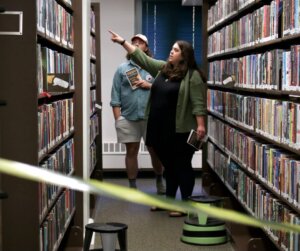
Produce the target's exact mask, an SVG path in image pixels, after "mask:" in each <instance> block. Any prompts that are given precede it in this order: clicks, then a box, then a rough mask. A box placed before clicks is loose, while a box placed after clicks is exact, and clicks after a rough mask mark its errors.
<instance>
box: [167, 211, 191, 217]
mask: <svg viewBox="0 0 300 251" xmlns="http://www.w3.org/2000/svg"><path fill="white" fill-rule="evenodd" d="M186 215H187V214H186V213H183V212H178V211H170V212H169V216H170V217H183V216H186Z"/></svg>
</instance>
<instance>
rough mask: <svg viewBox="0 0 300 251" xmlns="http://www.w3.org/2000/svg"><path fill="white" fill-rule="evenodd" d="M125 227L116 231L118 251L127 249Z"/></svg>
mask: <svg viewBox="0 0 300 251" xmlns="http://www.w3.org/2000/svg"><path fill="white" fill-rule="evenodd" d="M126 230H127V229H123V230H122V231H120V232H119V233H118V240H119V246H120V251H127V231H126Z"/></svg>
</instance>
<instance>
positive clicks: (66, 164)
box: [39, 138, 74, 220]
mask: <svg viewBox="0 0 300 251" xmlns="http://www.w3.org/2000/svg"><path fill="white" fill-rule="evenodd" d="M40 167H41V168H43V169H47V170H51V171H54V172H58V173H61V174H65V175H70V174H71V173H72V172H73V171H74V139H73V138H72V139H70V140H69V141H67V142H66V143H65V144H64V145H62V146H61V147H59V148H58V149H57V151H56V152H55V153H53V154H51V155H50V156H49V158H48V159H47V160H46V161H44V162H43V163H41V164H40ZM58 191H59V187H58V186H56V185H52V184H46V183H39V209H40V220H42V219H43V218H44V215H45V212H47V211H48V208H49V206H50V205H51V204H52V202H53V200H55V198H56V197H57V192H58Z"/></svg>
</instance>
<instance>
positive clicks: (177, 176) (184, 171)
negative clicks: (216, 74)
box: [110, 31, 206, 217]
mask: <svg viewBox="0 0 300 251" xmlns="http://www.w3.org/2000/svg"><path fill="white" fill-rule="evenodd" d="M110 33H111V35H112V36H111V40H112V41H113V42H116V43H119V44H120V45H122V46H123V47H124V48H125V49H126V50H127V52H128V53H129V54H130V57H131V59H132V60H133V61H134V62H135V63H137V64H138V65H139V66H140V67H142V68H143V69H145V70H146V71H148V72H149V73H150V74H151V75H152V76H156V78H155V81H154V83H153V85H152V88H151V94H150V98H149V102H148V106H147V111H146V114H148V124H147V136H146V145H148V146H152V147H153V149H154V151H155V152H156V153H157V155H158V157H159V159H160V160H161V162H162V164H163V166H164V167H165V177H166V196H168V197H171V198H175V196H176V192H177V190H178V188H179V189H180V192H181V197H182V199H183V200H186V199H188V197H189V196H191V195H192V192H193V188H194V184H195V174H194V171H193V168H192V165H191V161H192V157H193V154H194V151H195V150H194V148H192V146H190V145H188V144H187V143H186V141H187V138H188V135H189V132H190V131H191V130H192V129H194V130H196V131H197V133H198V134H199V136H200V138H203V137H204V136H205V132H206V131H205V115H206V102H205V96H206V95H205V93H206V86H205V83H204V80H205V79H204V76H203V74H201V72H200V70H199V69H198V68H197V65H196V61H195V56H194V50H193V47H192V46H191V45H190V44H189V43H188V42H186V41H177V42H176V43H175V44H174V45H173V47H172V49H171V52H170V55H169V58H168V60H167V61H166V62H165V61H161V60H155V59H153V58H150V57H148V56H146V55H145V54H144V53H143V52H142V51H141V50H139V49H137V48H136V47H134V46H132V45H131V44H130V43H128V42H127V41H126V40H125V39H123V38H122V37H121V36H120V35H118V34H117V33H115V32H112V31H110ZM169 215H170V216H171V217H178V216H182V215H183V214H182V213H180V212H170V213H169Z"/></svg>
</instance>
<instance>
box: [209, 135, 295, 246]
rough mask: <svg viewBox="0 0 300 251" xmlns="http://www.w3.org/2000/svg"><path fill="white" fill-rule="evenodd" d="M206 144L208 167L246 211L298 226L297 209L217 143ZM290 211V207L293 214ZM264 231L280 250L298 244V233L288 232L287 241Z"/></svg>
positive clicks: (281, 234)
mask: <svg viewBox="0 0 300 251" xmlns="http://www.w3.org/2000/svg"><path fill="white" fill-rule="evenodd" d="M216 135H218V134H216ZM209 142H210V143H208V164H209V165H210V167H212V169H213V170H214V172H215V173H216V174H217V175H218V177H219V178H220V179H221V181H222V183H224V185H225V186H226V187H227V188H228V190H229V191H230V192H231V194H232V195H233V196H234V198H235V199H237V200H238V201H240V205H242V206H243V208H244V209H245V210H246V211H247V212H249V213H250V214H251V215H252V216H254V217H258V218H260V219H264V220H275V221H286V222H290V223H294V224H299V222H300V218H299V216H297V214H295V212H299V208H298V207H296V206H295V205H294V204H292V203H291V202H290V201H289V200H288V199H285V198H283V197H282V195H281V194H279V193H277V194H274V193H273V192H272V191H273V188H271V187H270V185H269V184H268V183H267V182H266V181H265V180H264V181H261V182H257V180H258V177H260V176H258V175H257V174H256V173H254V172H253V171H249V169H248V168H247V167H246V166H245V164H244V163H243V162H242V161H241V160H240V159H239V158H238V157H236V155H235V154H233V153H232V152H231V151H229V150H228V149H227V148H226V147H220V143H219V142H218V140H216V139H215V138H212V137H210V138H209ZM252 157H253V156H252ZM266 195H267V197H266ZM272 201H273V204H272ZM274 202H276V203H277V205H276V208H272V209H270V208H268V205H269V204H267V203H270V205H272V207H274ZM290 208H293V209H294V212H293V211H291V210H290ZM276 210H277V211H276ZM278 210H279V211H278ZM280 210H281V211H280ZM270 212H280V214H279V213H278V214H276V215H273V214H271V213H270ZM283 216H284V217H283ZM287 219H288V220H287ZM264 230H265V232H266V233H267V234H268V235H269V236H270V237H271V240H272V241H273V242H274V244H276V246H277V247H278V248H279V249H280V250H286V248H291V247H292V246H295V245H297V244H296V240H297V238H299V234H295V233H288V237H287V238H286V236H285V233H283V232H280V231H271V230H270V229H266V228H265V229H264Z"/></svg>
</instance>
